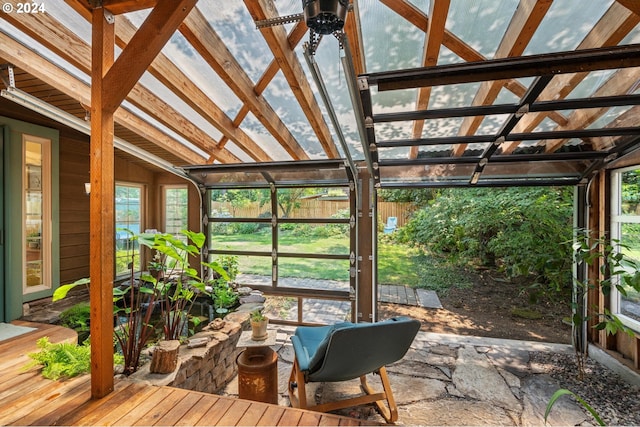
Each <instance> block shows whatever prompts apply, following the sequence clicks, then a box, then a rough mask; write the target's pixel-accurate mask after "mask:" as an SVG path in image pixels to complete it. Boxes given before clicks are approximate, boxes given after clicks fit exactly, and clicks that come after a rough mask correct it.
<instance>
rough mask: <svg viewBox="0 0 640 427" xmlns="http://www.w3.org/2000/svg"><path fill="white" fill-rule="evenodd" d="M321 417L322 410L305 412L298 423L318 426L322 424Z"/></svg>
mask: <svg viewBox="0 0 640 427" xmlns="http://www.w3.org/2000/svg"><path fill="white" fill-rule="evenodd" d="M320 418H322V414H321V413H320V412H305V413H303V414H302V416H301V417H300V421H299V424H298V425H305V426H317V425H320Z"/></svg>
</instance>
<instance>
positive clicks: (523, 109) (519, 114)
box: [516, 104, 529, 119]
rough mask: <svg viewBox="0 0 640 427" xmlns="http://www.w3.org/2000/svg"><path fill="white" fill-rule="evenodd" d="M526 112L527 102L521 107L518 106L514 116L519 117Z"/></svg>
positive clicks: (527, 109) (527, 110)
mask: <svg viewBox="0 0 640 427" xmlns="http://www.w3.org/2000/svg"><path fill="white" fill-rule="evenodd" d="M528 112H529V104H524V105H523V106H522V107H520V108H518V111H516V118H517V119H519V118H521V117H522V116H524V115H525V114H527V113H528Z"/></svg>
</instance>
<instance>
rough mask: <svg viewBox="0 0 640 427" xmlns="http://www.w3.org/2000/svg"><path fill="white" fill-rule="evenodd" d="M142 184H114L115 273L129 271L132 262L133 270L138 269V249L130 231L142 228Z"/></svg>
mask: <svg viewBox="0 0 640 427" xmlns="http://www.w3.org/2000/svg"><path fill="white" fill-rule="evenodd" d="M141 211H142V186H140V185H134V184H121V183H117V184H116V201H115V214H116V246H115V250H116V254H115V262H116V267H115V274H116V276H120V275H123V274H126V273H128V272H129V268H130V264H131V263H132V262H133V269H134V271H140V251H139V247H138V242H137V241H133V240H131V233H133V234H139V233H140V230H141V228H142V224H141Z"/></svg>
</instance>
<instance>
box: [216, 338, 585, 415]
mask: <svg viewBox="0 0 640 427" xmlns="http://www.w3.org/2000/svg"><path fill="white" fill-rule="evenodd" d="M273 327H274V328H277V329H278V340H277V341H278V343H277V345H276V346H274V347H273V348H274V350H276V351H277V352H278V356H279V361H278V376H279V393H280V402H279V404H280V405H289V401H288V397H287V381H288V376H289V372H290V370H291V365H292V363H293V348H292V345H291V341H290V338H289V337H290V335H292V334H293V333H294V331H295V328H294V327H289V326H275V325H274V326H273ZM381 345H382V343H381ZM531 352H556V353H558V352H560V353H567V354H573V350H572V348H571V346H569V345H563V344H546V343H539V342H524V341H512V340H498V339H490V338H480V337H461V336H455V335H444V334H433V333H427V332H422V331H421V332H418V335H417V337H416V339H415V340H414V342H413V344H412V346H411V349H410V350H409V352H408V353H407V354H406V355H405V357H404V358H403V359H402V360H401V361H399V362H397V363H395V364H393V365H390V366H388V367H387V371H388V373H389V378H390V382H391V386H392V389H393V390H394V396H395V399H396V402H397V404H398V412H399V419H398V422H397V424H398V425H459V426H468V425H512V426H533V425H536V426H537V425H544V424H545V423H544V412H545V408H546V405H547V402H548V401H549V399H550V397H551V395H552V394H553V393H554V392H555V391H556V390H557V389H558V388H560V387H559V386H558V384H557V383H556V381H555V380H554V379H552V378H551V377H550V376H549V375H547V374H546V373H543V372H540V371H539V370H538V369H536V367H535V366H532V364H531V362H530V354H531ZM370 384H378V379H377V378H373V377H372V378H371V379H370ZM237 387H238V385H237V379H236V380H234V381H232V382H231V383H230V384H229V385H228V386H227V387H226V389H225V390H224V393H223V394H226V395H230V396H236V395H237V389H238V388H237ZM307 392H308V393H307V395H308V398H309V399H310V400H311V399H313V400H315V401H316V403H318V404H320V403H323V402H327V401H331V400H334V399H335V398H337V397H344V396H349V395H355V394H357V393H359V380H353V381H346V382H342V383H321V384H313V385H311V387H309V388H308V390H307ZM339 413H341V414H344V415H350V416H355V417H358V418H364V419H368V420H371V421H376V422H383V419H382V418H381V417H380V416H379V415H378V414H377V413H376V412H375V411H374V410H373V409H372V408H371V407H360V408H350V409H345V410H341V411H339ZM590 423H592V420H591V418H590V415H588V414H587V413H586V412H585V411H584V410H583V408H582V407H581V406H579V405H577V404H576V403H574V402H572V401H571V400H569V399H561V400H560V401H558V403H557V405H556V406H555V407H554V409H553V410H552V411H551V414H550V416H549V419H548V420H547V424H548V425H550V426H554V425H586V424H590Z"/></svg>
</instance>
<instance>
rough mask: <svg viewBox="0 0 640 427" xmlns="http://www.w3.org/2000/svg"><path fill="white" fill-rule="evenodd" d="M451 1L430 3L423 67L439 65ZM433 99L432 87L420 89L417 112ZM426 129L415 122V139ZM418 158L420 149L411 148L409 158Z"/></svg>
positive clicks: (421, 123)
mask: <svg viewBox="0 0 640 427" xmlns="http://www.w3.org/2000/svg"><path fill="white" fill-rule="evenodd" d="M450 4H451V0H434V1H432V2H430V6H429V7H430V9H429V21H428V26H427V29H426V31H425V40H426V41H425V44H424V50H423V52H422V66H423V67H430V66H433V65H437V64H438V56H439V55H440V46H442V39H443V37H444V32H445V24H446V23H447V15H448V14H449V6H450ZM430 98H431V87H430V86H429V87H423V88H420V89H418V99H417V101H416V109H417V110H426V109H427V108H428V106H429V99H430ZM423 129H424V120H416V121H414V122H413V132H412V135H413V138H420V137H421V136H422V130H423ZM416 157H418V147H411V149H410V150H409V158H410V159H415V158H416Z"/></svg>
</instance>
